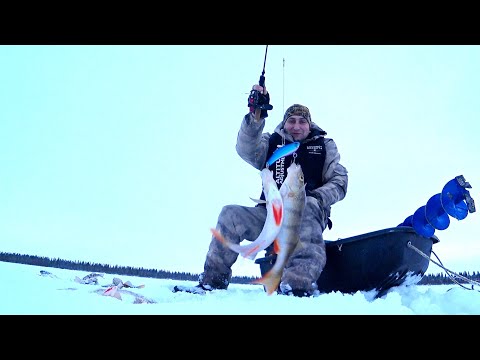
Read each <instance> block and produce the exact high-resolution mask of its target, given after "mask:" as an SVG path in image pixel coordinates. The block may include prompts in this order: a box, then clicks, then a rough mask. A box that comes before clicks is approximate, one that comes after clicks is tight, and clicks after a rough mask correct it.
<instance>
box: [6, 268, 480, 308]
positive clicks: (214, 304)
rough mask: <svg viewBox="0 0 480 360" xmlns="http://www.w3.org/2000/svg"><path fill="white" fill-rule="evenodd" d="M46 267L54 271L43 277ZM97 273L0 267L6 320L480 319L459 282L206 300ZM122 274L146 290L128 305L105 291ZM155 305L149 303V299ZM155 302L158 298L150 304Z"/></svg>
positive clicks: (235, 291)
mask: <svg viewBox="0 0 480 360" xmlns="http://www.w3.org/2000/svg"><path fill="white" fill-rule="evenodd" d="M41 270H44V271H47V272H48V273H50V275H49V274H47V275H42V274H41ZM89 273H90V272H85V271H74V270H65V269H57V268H47V267H39V266H32V265H22V264H16V263H8V262H0V278H1V279H2V283H3V286H2V296H1V297H0V314H2V315H84V314H85V315H87V314H88V315H323V314H328V315H448V314H455V315H471V314H480V293H479V292H478V291H477V290H476V289H475V290H467V289H465V288H463V287H461V286H459V285H456V284H454V283H452V284H451V285H436V286H426V285H409V286H401V287H397V288H394V289H392V290H391V291H390V292H388V293H387V294H386V295H385V296H383V297H381V298H377V299H374V295H375V294H374V293H373V292H357V293H355V294H342V293H339V292H335V293H330V294H322V295H320V296H318V297H313V298H297V297H290V296H282V295H277V294H275V293H274V294H272V295H271V296H268V295H267V294H266V293H265V292H264V290H263V286H261V285H249V284H246V285H243V284H231V285H230V286H229V288H228V290H219V291H215V292H210V293H207V294H206V295H203V296H202V295H194V294H188V293H178V292H177V293H173V292H172V289H173V286H174V285H178V284H182V285H196V282H194V281H178V280H167V279H152V278H142V277H130V276H124V275H112V274H103V277H98V280H99V281H98V283H97V284H81V283H78V282H75V280H74V279H75V277H77V276H78V277H79V278H83V277H84V276H86V275H88V274H89ZM114 277H118V278H120V279H121V280H122V281H123V282H124V283H125V282H127V281H130V283H131V284H132V285H133V286H138V285H145V286H144V287H143V288H128V289H126V288H123V289H121V290H126V291H131V292H133V293H136V294H138V298H139V299H143V300H144V301H143V302H140V303H134V301H135V297H134V296H132V295H131V293H128V292H123V293H122V291H120V293H121V300H120V299H117V298H115V297H111V296H103V295H102V293H103V292H104V291H105V290H106V289H107V288H108V286H109V285H111V284H112V283H113V278H114ZM147 300H148V301H147ZM149 301H152V303H150V302H149Z"/></svg>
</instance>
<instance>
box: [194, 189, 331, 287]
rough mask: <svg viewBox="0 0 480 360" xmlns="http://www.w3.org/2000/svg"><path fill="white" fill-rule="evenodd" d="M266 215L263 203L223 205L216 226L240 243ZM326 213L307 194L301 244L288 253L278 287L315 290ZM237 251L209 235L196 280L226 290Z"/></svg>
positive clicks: (322, 257)
mask: <svg viewBox="0 0 480 360" xmlns="http://www.w3.org/2000/svg"><path fill="white" fill-rule="evenodd" d="M266 218H267V209H266V208H265V207H264V206H255V207H247V206H241V205H226V206H224V207H223V209H222V211H221V212H220V215H219V217H218V222H217V229H218V230H220V232H221V233H222V234H223V235H224V236H225V237H226V238H227V239H228V240H229V241H230V242H233V243H235V244H240V243H241V242H242V241H243V240H249V241H254V240H255V239H256V238H257V237H258V236H259V235H260V232H261V231H262V228H263V225H264V223H265V220H266ZM326 223H327V216H326V214H325V211H324V210H323V209H322V208H321V207H320V206H319V203H318V201H317V200H316V199H315V198H313V197H310V196H307V203H306V206H305V211H304V214H303V219H302V225H301V229H300V242H301V246H297V248H296V249H295V251H294V252H293V253H292V255H291V257H290V259H289V261H288V263H287V265H286V267H285V269H284V272H283V275H282V279H281V285H282V287H283V286H285V285H287V287H288V286H290V287H291V288H292V289H299V290H305V291H307V292H309V293H312V292H313V291H314V290H316V289H317V284H316V281H317V279H318V278H319V277H320V274H321V273H322V270H323V268H324V267H325V263H326V254H325V242H324V240H323V236H322V233H323V230H324V229H325V227H326ZM238 256H239V254H238V253H236V252H235V251H232V250H230V249H229V248H227V247H226V246H224V245H223V244H222V243H221V242H220V241H218V240H217V239H215V238H214V237H212V240H211V242H210V247H209V250H208V252H207V256H206V259H205V264H204V271H203V273H202V274H201V275H200V278H199V282H200V284H202V285H209V286H211V287H213V288H216V289H226V288H227V287H228V284H229V283H230V280H231V277H232V270H231V267H232V265H233V264H234V263H235V261H236V260H237V258H238Z"/></svg>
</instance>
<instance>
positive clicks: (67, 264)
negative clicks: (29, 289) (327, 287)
mask: <svg viewBox="0 0 480 360" xmlns="http://www.w3.org/2000/svg"><path fill="white" fill-rule="evenodd" d="M0 261H3V262H11V263H17V264H25V265H35V266H43V267H52V268H58V269H66V270H77V271H86V272H96V273H105V274H116V275H125V276H137V277H145V278H154V279H172V280H182V281H183V280H191V281H197V280H198V276H199V274H192V273H188V272H171V271H165V270H158V269H144V268H135V267H131V266H118V265H114V266H112V265H108V264H98V263H89V262H83V261H70V260H63V259H51V258H48V257H42V256H34V255H24V254H17V253H5V252H0ZM258 272H259V276H260V267H259V271H258ZM458 274H459V275H461V276H462V277H464V278H467V279H470V280H474V281H477V282H478V281H480V273H479V272H473V273H469V272H461V273H458ZM255 279H257V277H251V276H232V279H231V283H236V284H249V283H251V282H252V281H253V280H255ZM455 281H457V282H458V283H463V284H465V283H466V282H465V281H463V280H462V279H459V278H457V277H455ZM451 283H452V279H451V277H450V276H448V275H447V274H446V273H439V274H434V275H432V274H428V275H424V276H423V277H422V279H421V280H420V281H419V282H418V284H419V285H449V284H451Z"/></svg>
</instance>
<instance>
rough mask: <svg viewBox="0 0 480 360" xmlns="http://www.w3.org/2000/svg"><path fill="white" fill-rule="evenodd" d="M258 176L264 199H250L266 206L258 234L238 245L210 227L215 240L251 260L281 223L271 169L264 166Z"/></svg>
mask: <svg viewBox="0 0 480 360" xmlns="http://www.w3.org/2000/svg"><path fill="white" fill-rule="evenodd" d="M260 176H261V178H262V186H263V193H264V194H265V200H255V199H252V200H253V201H255V202H258V203H265V206H266V207H267V218H266V220H265V224H264V225H263V228H262V231H261V232H260V235H259V236H258V237H257V238H256V239H255V240H254V241H253V242H251V243H249V244H247V245H239V244H234V243H232V242H230V241H228V240H227V239H225V237H224V236H223V235H222V234H221V233H220V231H218V230H217V229H211V231H212V234H213V235H214V236H215V238H216V239H217V240H219V241H220V242H222V243H223V244H224V245H226V246H228V247H229V248H230V249H231V250H233V251H235V252H237V253H239V254H240V255H242V256H243V257H244V258H247V259H250V260H253V259H254V258H255V257H256V256H257V254H258V252H259V251H262V250H265V249H266V248H267V247H268V246H269V245H270V244H271V243H272V242H273V241H274V240H275V237H276V236H277V234H278V233H279V231H280V228H281V226H282V223H283V200H282V196H281V195H280V190H279V189H278V186H277V183H276V182H275V179H274V178H273V171H271V170H269V169H268V168H264V169H263V170H262V171H261V172H260Z"/></svg>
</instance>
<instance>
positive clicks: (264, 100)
mask: <svg viewBox="0 0 480 360" xmlns="http://www.w3.org/2000/svg"><path fill="white" fill-rule="evenodd" d="M248 107H249V108H250V112H252V113H255V110H257V109H260V110H261V112H260V117H261V118H266V117H268V113H267V110H272V109H273V106H272V105H270V95H269V94H268V93H267V94H266V95H264V94H262V93H261V92H260V91H258V90H251V91H250V95H249V96H248Z"/></svg>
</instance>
